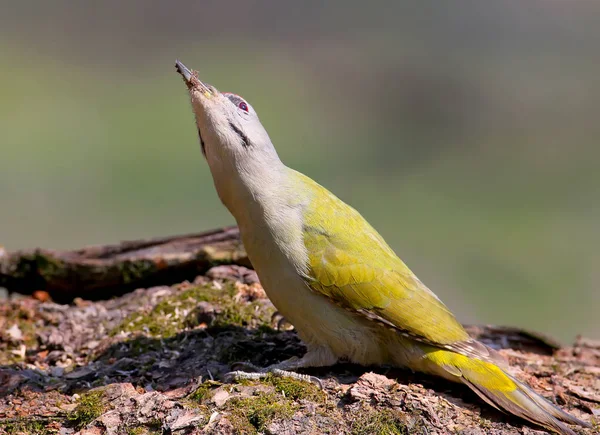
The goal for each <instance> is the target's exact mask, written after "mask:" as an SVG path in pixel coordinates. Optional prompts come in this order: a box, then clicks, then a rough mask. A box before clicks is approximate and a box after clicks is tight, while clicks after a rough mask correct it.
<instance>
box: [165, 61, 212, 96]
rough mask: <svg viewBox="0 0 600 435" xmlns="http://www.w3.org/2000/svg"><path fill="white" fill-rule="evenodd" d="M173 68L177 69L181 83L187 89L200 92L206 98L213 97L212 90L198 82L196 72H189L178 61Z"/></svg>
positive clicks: (210, 87)
mask: <svg viewBox="0 0 600 435" xmlns="http://www.w3.org/2000/svg"><path fill="white" fill-rule="evenodd" d="M175 68H176V69H177V72H178V73H179V74H181V76H182V77H183V81H184V82H185V84H186V85H187V87H188V89H190V90H192V89H196V90H198V91H200V92H202V93H203V94H204V96H206V97H210V96H212V95H214V91H213V89H214V88H213V87H212V86H210V85H208V84H205V83H203V82H202V81H200V79H199V78H198V73H197V72H196V71H192V70H190V69H189V68H188V67H187V66H185V65H184V64H183V63H181V62H179V61H178V60H176V61H175Z"/></svg>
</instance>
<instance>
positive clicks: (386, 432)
mask: <svg viewBox="0 0 600 435" xmlns="http://www.w3.org/2000/svg"><path fill="white" fill-rule="evenodd" d="M350 433H351V434H352V435H407V434H408V433H409V432H408V429H407V427H406V423H405V421H404V419H403V418H402V415H401V414H400V413H399V412H397V411H393V410H391V409H382V410H379V409H375V408H371V407H369V408H366V409H364V410H363V411H361V412H360V413H359V415H357V416H354V417H353V419H352V423H351V425H350Z"/></svg>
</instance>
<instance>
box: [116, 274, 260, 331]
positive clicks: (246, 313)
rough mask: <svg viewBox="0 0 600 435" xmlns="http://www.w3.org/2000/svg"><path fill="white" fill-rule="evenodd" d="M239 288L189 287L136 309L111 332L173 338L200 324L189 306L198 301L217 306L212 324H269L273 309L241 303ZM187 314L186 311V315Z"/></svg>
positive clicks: (254, 325) (244, 325)
mask: <svg viewBox="0 0 600 435" xmlns="http://www.w3.org/2000/svg"><path fill="white" fill-rule="evenodd" d="M236 293H237V290H236V288H235V286H234V285H233V284H227V285H225V286H224V287H223V288H222V289H218V290H217V289H214V288H212V287H210V286H208V285H205V286H197V287H192V288H189V289H186V290H184V291H182V292H178V293H175V294H173V295H171V296H168V297H165V298H164V299H162V300H161V301H160V302H159V303H158V304H156V305H155V306H154V307H153V308H152V309H151V310H149V311H137V312H134V313H132V314H130V315H129V316H128V317H126V318H125V319H124V320H123V322H121V324H120V325H118V326H117V327H116V328H114V329H113V330H112V331H111V332H110V334H111V335H116V334H118V333H120V332H121V331H124V332H143V333H145V334H148V335H151V336H160V337H162V338H169V337H173V336H175V335H176V334H178V333H179V332H181V331H183V330H185V329H189V328H194V327H196V326H198V321H197V319H194V318H191V317H194V314H193V312H189V308H190V307H194V306H195V305H196V304H198V302H201V301H204V302H212V303H214V304H215V306H216V307H217V308H218V310H217V313H215V319H214V322H213V324H212V325H211V326H215V327H223V326H241V327H253V328H255V327H259V326H263V327H267V326H268V325H269V322H270V315H271V313H270V312H268V313H267V312H265V310H260V308H261V306H260V304H259V303H257V302H252V303H243V302H242V303H239V302H236V301H235V294H236ZM185 313H187V314H185Z"/></svg>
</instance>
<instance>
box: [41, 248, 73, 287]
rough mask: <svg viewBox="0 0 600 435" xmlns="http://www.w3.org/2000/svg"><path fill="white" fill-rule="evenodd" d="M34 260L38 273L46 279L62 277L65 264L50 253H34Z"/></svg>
mask: <svg viewBox="0 0 600 435" xmlns="http://www.w3.org/2000/svg"><path fill="white" fill-rule="evenodd" d="M35 262H36V264H37V270H38V273H39V274H40V276H41V277H42V278H44V279H45V280H47V281H50V280H52V279H53V278H59V277H64V275H65V270H66V268H65V266H64V264H63V262H62V261H61V260H59V259H57V258H55V257H53V256H51V255H45V254H42V253H41V252H38V253H36V255H35Z"/></svg>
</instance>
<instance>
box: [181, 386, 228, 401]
mask: <svg viewBox="0 0 600 435" xmlns="http://www.w3.org/2000/svg"><path fill="white" fill-rule="evenodd" d="M220 386H221V383H220V382H215V381H206V382H203V383H201V384H200V385H199V386H198V388H196V389H195V390H194V391H193V392H192V393H191V394H190V395H189V396H188V399H190V400H191V401H193V402H196V403H202V402H204V401H205V400H206V399H208V398H209V397H210V396H211V394H212V390H214V389H216V388H218V387H220Z"/></svg>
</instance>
